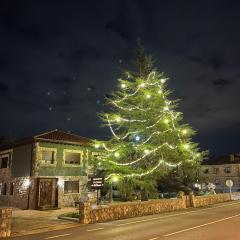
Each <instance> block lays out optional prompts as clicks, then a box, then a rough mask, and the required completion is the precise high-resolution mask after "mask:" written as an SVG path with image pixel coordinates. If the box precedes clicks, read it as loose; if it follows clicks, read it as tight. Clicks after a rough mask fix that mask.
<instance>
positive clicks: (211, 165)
mask: <svg viewBox="0 0 240 240" xmlns="http://www.w3.org/2000/svg"><path fill="white" fill-rule="evenodd" d="M201 176H202V177H203V178H205V179H206V182H207V183H213V184H214V185H215V186H216V189H215V190H216V192H228V191H229V188H228V187H227V186H226V181H227V180H232V181H233V187H232V191H240V154H230V155H227V156H221V157H215V158H212V159H209V160H205V161H203V163H202V170H201Z"/></svg>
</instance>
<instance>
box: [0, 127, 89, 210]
mask: <svg viewBox="0 0 240 240" xmlns="http://www.w3.org/2000/svg"><path fill="white" fill-rule="evenodd" d="M90 143H91V140H90V139H87V138H84V137H80V136H77V135H74V134H70V133H66V132H63V131H60V130H53V131H50V132H45V133H42V134H39V135H36V136H33V137H30V138H26V139H23V140H20V141H16V142H14V143H12V144H9V145H7V146H3V147H1V148H0V206H11V207H17V208H21V209H44V208H56V207H61V206H73V205H74V204H75V203H76V202H78V201H79V200H81V199H84V198H86V197H87V192H88V191H87V183H88V161H89V159H90V158H91V146H90Z"/></svg>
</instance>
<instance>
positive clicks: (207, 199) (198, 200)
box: [190, 192, 240, 207]
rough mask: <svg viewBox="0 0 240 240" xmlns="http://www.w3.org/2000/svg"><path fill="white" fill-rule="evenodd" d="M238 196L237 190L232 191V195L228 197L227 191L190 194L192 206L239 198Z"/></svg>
mask: <svg viewBox="0 0 240 240" xmlns="http://www.w3.org/2000/svg"><path fill="white" fill-rule="evenodd" d="M239 197H240V193H239V192H234V193H232V197H230V194H229V193H222V194H214V195H208V196H194V195H190V199H191V202H192V204H191V205H192V207H203V206H207V205H211V204H216V203H222V202H227V201H230V200H234V199H239ZM231 198H232V199H231Z"/></svg>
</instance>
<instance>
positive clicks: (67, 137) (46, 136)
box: [0, 129, 91, 150]
mask: <svg viewBox="0 0 240 240" xmlns="http://www.w3.org/2000/svg"><path fill="white" fill-rule="evenodd" d="M35 141H48V142H55V143H63V144H75V145H83V146H89V145H90V143H91V139H89V138H85V137H81V136H78V135H75V134H72V133H67V132H64V131H60V130H58V129H55V130H52V131H49V132H45V133H42V134H38V135H36V136H33V137H29V138H24V139H21V140H17V141H15V142H13V143H10V144H7V145H3V146H0V150H5V149H8V148H12V147H14V146H19V145H24V144H29V143H30V144H31V143H33V142H35Z"/></svg>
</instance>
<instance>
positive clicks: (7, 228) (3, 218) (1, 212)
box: [0, 208, 12, 238]
mask: <svg viewBox="0 0 240 240" xmlns="http://www.w3.org/2000/svg"><path fill="white" fill-rule="evenodd" d="M11 218H12V209H11V208H0V238H5V237H10V235H11Z"/></svg>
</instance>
